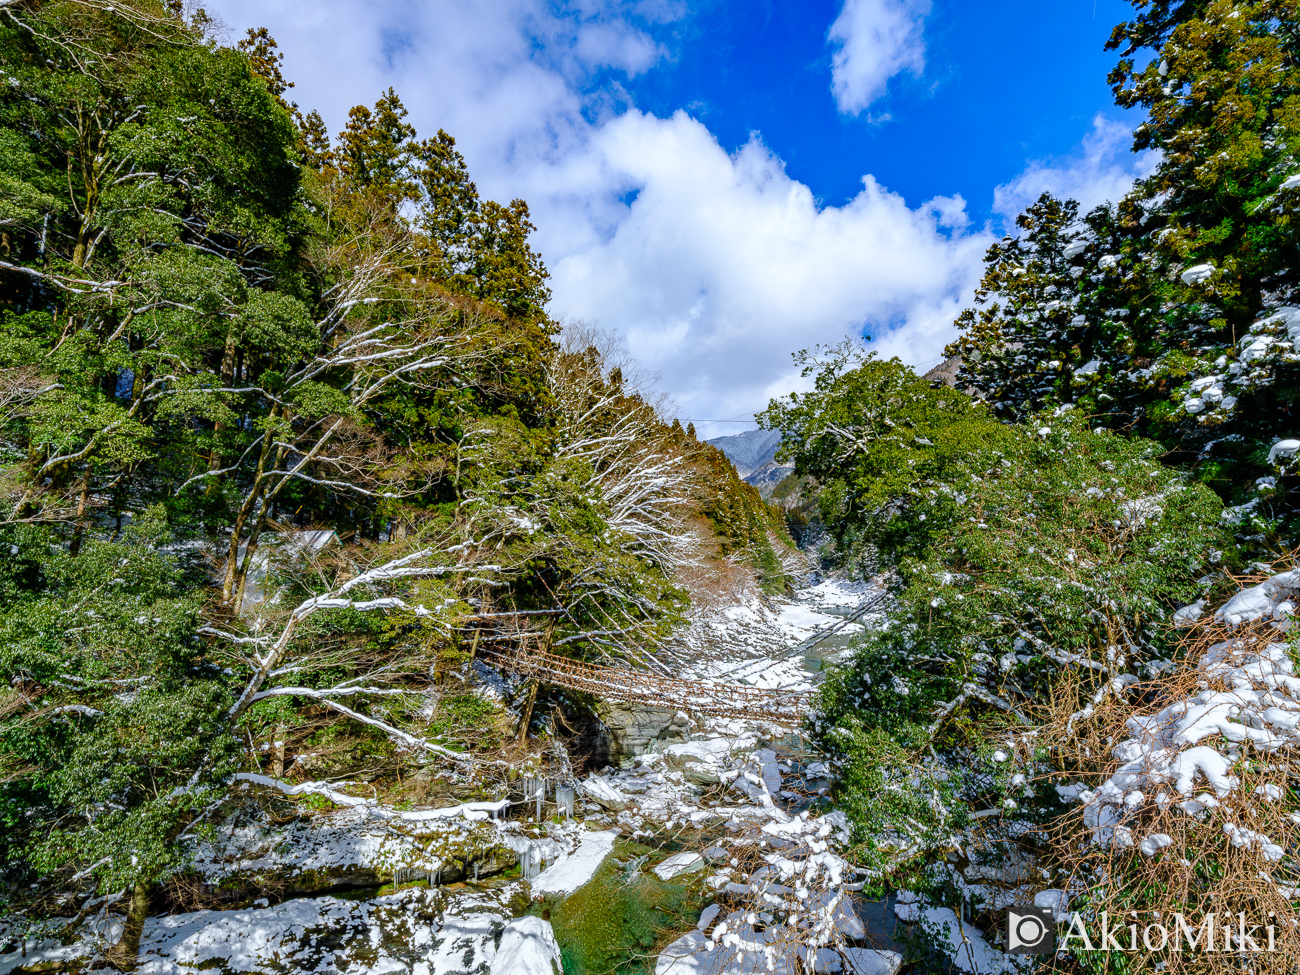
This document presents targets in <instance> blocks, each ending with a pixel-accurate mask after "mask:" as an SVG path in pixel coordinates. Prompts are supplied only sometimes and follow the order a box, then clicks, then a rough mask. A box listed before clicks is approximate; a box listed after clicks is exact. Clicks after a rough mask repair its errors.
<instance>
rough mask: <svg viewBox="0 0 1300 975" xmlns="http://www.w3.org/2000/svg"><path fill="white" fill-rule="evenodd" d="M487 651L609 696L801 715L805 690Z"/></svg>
mask: <svg viewBox="0 0 1300 975" xmlns="http://www.w3.org/2000/svg"><path fill="white" fill-rule="evenodd" d="M479 655H480V656H483V657H489V658H491V659H492V660H493V661H494V662H496V663H499V664H501V665H502V666H505V667H509V668H510V669H511V670H514V671H516V672H517V673H521V674H524V675H526V676H528V677H532V678H535V679H537V680H539V681H541V682H542V683H543V684H551V685H553V686H556V687H567V688H569V689H570V690H575V691H585V692H587V693H589V694H594V695H596V696H597V697H602V698H605V699H606V700H611V701H623V702H625V703H628V704H645V705H648V706H650V707H657V708H671V709H672V710H681V711H686V712H688V713H691V714H702V715H708V716H709V717H715V718H743V719H747V720H751V721H769V722H773V723H775V724H785V725H795V724H798V723H799V722H800V721H801V720H802V718H803V712H804V709H805V707H806V704H807V696H806V695H804V694H798V693H795V692H791V691H778V690H767V689H765V688H761V687H751V686H749V685H746V684H733V683H727V682H724V681H714V680H682V679H681V678H678V677H667V676H665V675H662V674H655V673H651V672H650V671H646V670H622V669H620V668H618V667H607V666H604V665H601V664H589V663H583V662H582V661H578V660H571V659H569V658H568V657H560V656H557V655H556V654H553V653H547V652H546V651H544V650H540V649H536V648H533V647H526V648H523V649H518V650H509V651H508V650H502V649H497V648H494V647H490V646H489V647H482V648H480V649H479Z"/></svg>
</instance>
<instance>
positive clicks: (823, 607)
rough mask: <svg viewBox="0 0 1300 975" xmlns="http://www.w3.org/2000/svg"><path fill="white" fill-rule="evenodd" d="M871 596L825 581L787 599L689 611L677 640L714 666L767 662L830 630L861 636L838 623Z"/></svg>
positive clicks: (864, 589)
mask: <svg viewBox="0 0 1300 975" xmlns="http://www.w3.org/2000/svg"><path fill="white" fill-rule="evenodd" d="M874 591H875V590H874V589H872V588H871V587H870V586H869V585H868V584H867V583H857V582H848V581H846V580H842V579H827V580H823V581H821V582H819V583H817V584H816V585H813V586H809V587H807V588H804V589H800V590H798V591H797V592H796V593H795V595H794V598H793V599H784V598H777V599H772V600H765V599H763V598H762V597H761V596H760V595H759V594H758V593H756V592H751V593H748V594H747V595H746V596H745V597H744V598H742V599H740V600H739V601H737V602H735V603H732V604H731V605H729V606H722V607H719V606H706V607H701V608H698V609H695V610H692V612H691V622H690V626H689V627H688V628H687V630H686V631H685V633H684V634H682V636H681V638H680V639H681V641H682V642H683V643H684V644H685V645H686V647H687V648H688V649H690V650H691V651H693V652H694V653H696V654H698V655H702V656H704V657H707V658H708V659H710V660H714V661H731V662H735V661H742V660H759V659H762V660H767V659H769V658H772V657H775V656H778V655H781V654H783V653H785V652H787V651H791V650H794V649H795V648H796V647H798V646H799V644H801V643H805V642H807V641H809V640H811V639H812V638H813V637H815V636H817V635H819V634H821V633H823V632H825V631H826V630H829V629H830V628H832V627H837V626H838V628H837V629H836V632H837V633H841V634H856V633H861V632H862V631H863V629H864V627H863V626H862V624H860V623H844V616H845V615H846V614H848V613H850V612H852V611H853V610H855V609H856V608H857V607H858V606H859V605H861V603H862V601H863V600H864V599H866V598H868V597H869V596H870V594H871V593H872V592H874ZM836 611H838V612H836Z"/></svg>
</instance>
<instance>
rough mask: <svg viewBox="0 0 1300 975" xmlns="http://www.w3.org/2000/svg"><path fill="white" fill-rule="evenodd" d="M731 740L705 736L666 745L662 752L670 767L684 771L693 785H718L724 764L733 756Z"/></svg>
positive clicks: (684, 774)
mask: <svg viewBox="0 0 1300 975" xmlns="http://www.w3.org/2000/svg"><path fill="white" fill-rule="evenodd" d="M731 747H732V746H731V742H729V741H728V740H727V739H725V738H704V739H699V740H696V741H683V742H678V743H676V744H672V745H665V746H664V747H663V748H662V749H661V750H660V754H662V755H663V757H664V762H665V764H667V765H668V767H669V768H672V769H676V770H677V771H679V772H681V773H682V776H683V777H684V778H685V779H686V781H687V782H690V783H691V784H692V785H718V784H720V783H721V781H722V779H721V778H720V777H719V773H720V772H721V770H722V768H723V766H724V764H725V763H726V762H727V760H728V759H729V758H730V757H731Z"/></svg>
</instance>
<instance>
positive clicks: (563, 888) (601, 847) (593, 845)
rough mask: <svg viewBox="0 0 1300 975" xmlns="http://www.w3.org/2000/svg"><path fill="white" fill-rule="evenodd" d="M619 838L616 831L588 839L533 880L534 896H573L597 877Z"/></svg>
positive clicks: (583, 839)
mask: <svg viewBox="0 0 1300 975" xmlns="http://www.w3.org/2000/svg"><path fill="white" fill-rule="evenodd" d="M617 838H618V830H616V829H611V830H605V831H604V832H600V833H588V834H587V835H585V836H584V837H583V838H582V842H581V843H580V844H579V846H578V848H577V849H576V850H574V851H573V852H572V853H570V854H569V855H568V856H565V857H561V858H560V859H559V860H557V861H556V862H555V863H553V864H551V865H550V866H549V867H547V868H546V869H545V870H543V871H542V872H541V873H540V874H538V876H537V877H536V878H534V880H533V884H532V888H533V896H534V897H542V896H546V895H548V894H550V895H554V894H559V895H566V894H572V893H573V892H574V891H575V890H577V889H578V888H579V887H581V886H583V884H586V883H587V882H588V881H590V880H591V878H592V877H594V876H595V875H596V871H597V870H598V869H600V865H601V864H602V863H604V862H605V858H606V857H607V856H609V855H610V853H612V852H613V850H614V840H616V839H617Z"/></svg>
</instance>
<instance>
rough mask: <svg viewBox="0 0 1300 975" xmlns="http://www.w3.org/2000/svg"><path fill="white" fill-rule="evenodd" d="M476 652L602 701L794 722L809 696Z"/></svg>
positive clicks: (523, 652)
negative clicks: (591, 695)
mask: <svg viewBox="0 0 1300 975" xmlns="http://www.w3.org/2000/svg"><path fill="white" fill-rule="evenodd" d="M884 598H885V594H884V593H879V594H873V595H872V596H871V597H869V598H868V599H867V600H865V601H864V602H863V604H862V605H860V606H859V607H858V608H857V609H855V610H854V611H853V613H852V614H850V615H849V616H847V617H845V618H844V619H841V620H838V621H837V622H836V623H835V624H833V625H831V626H829V627H825V628H823V629H821V630H817V631H814V632H813V634H812V635H811V636H809V637H808V638H806V639H804V640H802V641H800V643H798V644H797V645H796V646H794V647H793V648H790V649H788V650H786V651H784V652H783V653H779V654H776V655H774V656H773V657H770V658H768V659H767V660H764V661H761V662H759V665H758V666H760V667H762V666H769V665H770V664H771V663H772V662H774V661H776V660H780V659H783V658H785V657H789V656H791V655H792V654H793V653H795V652H798V651H799V650H801V649H802V650H806V649H808V648H809V647H812V646H814V645H816V644H817V643H820V642H821V641H822V640H824V639H826V638H827V637H828V636H830V635H832V634H833V633H835V632H837V631H839V630H841V629H842V628H843V627H845V626H846V625H848V624H849V623H851V622H854V621H856V620H859V619H861V618H862V617H863V616H865V615H866V614H867V613H869V612H871V611H872V610H874V609H876V608H878V607H879V606H880V605H881V603H882V602H883V601H884ZM478 656H479V657H481V658H483V659H484V660H485V662H490V663H494V664H497V665H498V666H501V667H505V668H507V669H509V670H512V671H514V672H515V673H518V674H520V675H522V676H524V677H527V678H529V679H532V680H536V681H537V682H539V683H542V684H550V685H552V686H554V687H564V688H568V689H569V690H574V691H583V692H585V693H588V694H593V695H595V696H596V697H600V698H603V699H605V700H608V701H620V702H623V703H626V704H641V705H645V706H647V707H655V708H668V709H670V710H674V711H677V710H681V711H687V712H689V713H692V714H699V715H706V716H708V717H713V718H740V719H743V720H749V721H766V722H770V723H773V724H783V725H797V724H798V723H799V722H800V721H801V720H802V719H803V714H804V712H805V711H806V710H807V707H808V699H809V695H808V693H807V692H806V691H792V690H783V689H780V688H763V687H755V686H753V685H752V684H749V683H742V682H741V680H742V678H741V677H740V672H738V673H737V674H736V675H735V679H734V680H731V681H728V680H709V679H696V680H684V679H682V678H680V677H669V676H667V675H664V674H657V673H653V672H651V671H648V670H625V669H622V668H619V667H610V666H607V665H605V664H592V663H585V662H583V661H580V660H573V659H571V658H569V657H561V656H559V655H557V654H554V653H550V652H549V651H547V650H543V649H542V648H541V647H540V646H530V645H528V644H527V643H525V644H523V645H519V644H515V645H514V646H511V647H508V648H507V647H501V646H493V645H491V644H488V645H486V646H483V647H480V648H478ZM753 669H754V665H751V666H749V667H746V668H744V671H743V672H744V673H749V672H751V671H753Z"/></svg>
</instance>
